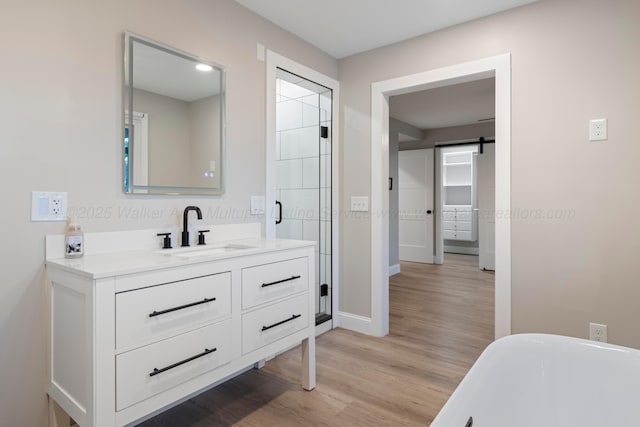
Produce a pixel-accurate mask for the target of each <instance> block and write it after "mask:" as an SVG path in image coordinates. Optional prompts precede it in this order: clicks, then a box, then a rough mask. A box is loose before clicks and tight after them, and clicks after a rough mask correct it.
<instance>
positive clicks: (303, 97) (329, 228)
mask: <svg viewBox="0 0 640 427" xmlns="http://www.w3.org/2000/svg"><path fill="white" fill-rule="evenodd" d="M266 57H267V79H268V80H267V155H266V158H267V165H266V169H267V180H266V181H267V182H266V206H270V207H271V209H267V211H266V215H265V230H266V233H265V234H266V236H267V237H274V238H283V239H298V240H311V241H315V242H316V250H315V264H314V265H315V271H314V273H315V274H314V277H315V289H316V307H315V309H316V333H317V334H318V333H322V332H325V331H327V330H329V329H331V328H332V327H334V326H335V324H334V322H333V319H334V313H335V307H336V306H337V295H338V292H337V289H338V281H337V277H338V268H339V265H338V262H337V259H338V258H337V256H338V253H337V248H338V244H337V242H338V224H337V221H334V217H335V214H334V212H336V211H337V208H338V203H337V198H338V195H337V194H336V193H337V192H336V191H334V188H337V167H336V165H337V160H338V159H337V149H336V147H337V135H336V133H335V132H334V131H333V130H334V129H335V128H336V125H337V123H336V121H337V117H336V113H335V108H334V105H336V103H337V97H338V90H339V88H338V84H337V82H336V81H335V80H333V79H330V78H328V77H326V76H323V75H322V74H320V73H317V72H315V71H313V70H310V69H308V68H306V67H304V66H302V65H300V64H297V63H295V62H293V61H290V60H288V59H286V58H284V57H282V56H280V55H278V54H275V53H274V52H271V51H267V55H266Z"/></svg>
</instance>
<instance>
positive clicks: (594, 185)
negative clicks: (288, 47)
mask: <svg viewBox="0 0 640 427" xmlns="http://www.w3.org/2000/svg"><path fill="white" fill-rule="evenodd" d="M639 20H640V2H637V1H636V0H616V1H610V2H601V1H596V0H580V1H579V0H541V1H539V2H536V3H533V4H531V5H527V6H524V7H521V8H518V9H514V10H511V11H508V12H505V13H501V14H498V15H494V16H491V17H487V18H484V19H480V20H477V21H473V22H469V23H466V24H463V25H459V26H456V27H452V28H450V29H446V30H443V31H439V32H436V33H433V34H430V35H425V36H422V37H418V38H416V39H412V40H410V41H406V42H403V43H398V44H395V45H391V46H388V47H385V48H380V49H376V50H373V51H370V52H366V53H363V54H360V55H357V56H353V57H349V58H345V59H342V60H340V62H339V66H340V81H341V95H342V96H341V101H342V113H343V115H344V117H343V135H342V139H341V140H342V141H344V144H343V157H342V158H343V161H344V163H345V164H348V165H349V169H347V168H345V169H344V176H343V193H342V195H343V203H345V205H347V204H348V200H349V198H350V196H352V195H363V194H364V195H366V194H370V190H371V188H370V187H371V182H370V155H369V154H370V137H371V136H370V128H371V125H370V120H371V117H370V115H371V114H370V112H371V106H370V99H371V83H372V82H376V81H381V80H386V79H390V78H394V77H400V76H403V75H408V74H413V73H417V72H420V71H425V70H431V69H437V68H440V67H444V66H447V65H453V64H458V63H462V62H466V61H470V60H474V59H478V58H483V57H489V56H493V55H497V54H502V53H505V52H511V54H512V112H511V114H512V169H511V174H512V184H511V185H512V208H513V209H518V210H519V214H520V215H519V216H517V215H515V211H514V215H512V236H513V246H512V257H513V265H512V268H513V275H512V316H513V317H512V330H513V332H527V331H539V332H551V333H559V334H567V335H574V336H580V337H586V336H587V335H588V322H589V321H595V322H599V323H605V324H608V325H609V340H610V341H611V342H614V343H618V344H623V345H630V346H634V347H640V333H638V328H637V325H639V324H640V311H638V310H637V302H638V301H640V286H638V279H637V271H636V268H635V265H636V264H637V260H638V259H640V243H639V242H640V228H639V227H638V226H637V224H636V221H635V220H634V219H633V218H635V212H637V211H638V209H639V208H640V192H638V188H637V187H638V182H639V181H640V173H639V172H638V171H639V169H638V160H639V159H640V144H638V141H637V139H638V138H637V135H638V134H640V122H639V121H638V120H637V118H638V117H639V116H640V79H638V77H637V76H639V75H640V49H638V40H640V26H638V25H637V22H638V21H639ZM594 52H597V54H598V60H595V59H594ZM600 117H607V118H608V119H609V141H608V142H604V143H590V142H588V140H587V139H588V121H589V119H593V118H600ZM351 171H357V173H352V172H351ZM565 210H566V211H568V216H561V217H560V218H556V217H555V215H556V214H559V215H562V212H563V211H565ZM531 211H532V212H533V213H534V215H535V214H537V213H539V214H540V215H542V218H537V217H535V216H533V217H532V216H526V215H525V214H527V213H529V212H531ZM547 214H549V215H550V216H549V217H547ZM622 218H628V219H629V222H628V223H626V224H627V225H626V226H624V227H619V228H616V226H615V224H621V219H622ZM341 230H343V248H342V254H343V256H344V258H345V259H348V260H349V262H348V263H343V269H342V275H343V277H342V283H343V284H344V285H343V286H342V290H343V293H342V295H341V299H340V302H341V307H340V309H341V310H342V311H347V312H350V313H354V314H358V315H362V316H370V312H371V306H370V305H371V304H370V301H371V292H370V267H371V266H370V256H371V253H370V251H369V250H368V248H369V247H370V221H369V218H368V217H355V216H352V217H345V218H344V219H343V224H342V226H341Z"/></svg>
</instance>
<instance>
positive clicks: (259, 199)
mask: <svg viewBox="0 0 640 427" xmlns="http://www.w3.org/2000/svg"><path fill="white" fill-rule="evenodd" d="M251 215H264V196H251Z"/></svg>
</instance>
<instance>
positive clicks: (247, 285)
mask: <svg viewBox="0 0 640 427" xmlns="http://www.w3.org/2000/svg"><path fill="white" fill-rule="evenodd" d="M307 262H308V260H307V258H296V259H290V260H286V261H281V262H275V263H272V264H265V265H259V266H256V267H250V268H245V269H243V270H242V308H249V307H254V306H256V305H260V304H263V303H265V302H269V301H273V300H276V299H278V298H282V297H286V296H289V295H293V294H295V293H297V292H302V291H305V290H307V289H308V287H309V279H308V266H307Z"/></svg>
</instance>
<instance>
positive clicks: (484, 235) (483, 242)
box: [478, 144, 496, 270]
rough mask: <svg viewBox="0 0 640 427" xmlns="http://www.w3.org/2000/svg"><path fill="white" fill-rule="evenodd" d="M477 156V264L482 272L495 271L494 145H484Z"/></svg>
mask: <svg viewBox="0 0 640 427" xmlns="http://www.w3.org/2000/svg"><path fill="white" fill-rule="evenodd" d="M483 151H484V152H483V153H482V154H479V155H478V238H479V242H478V246H479V250H480V256H479V264H480V268H481V269H484V270H495V269H496V218H495V206H496V202H495V200H496V178H495V176H496V175H495V170H496V157H495V144H485V145H484V147H483Z"/></svg>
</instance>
